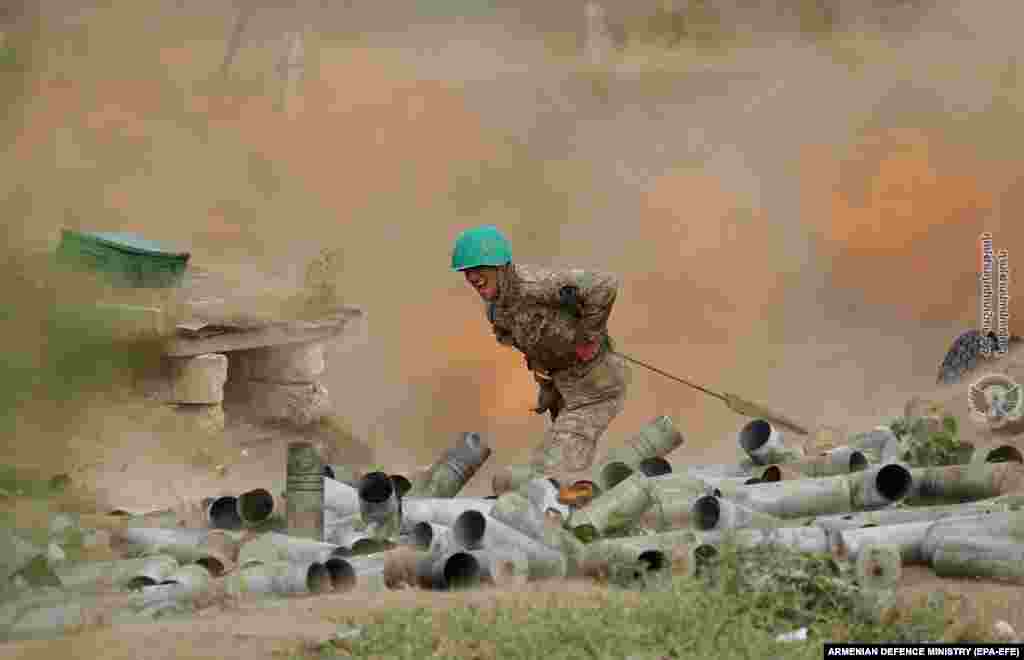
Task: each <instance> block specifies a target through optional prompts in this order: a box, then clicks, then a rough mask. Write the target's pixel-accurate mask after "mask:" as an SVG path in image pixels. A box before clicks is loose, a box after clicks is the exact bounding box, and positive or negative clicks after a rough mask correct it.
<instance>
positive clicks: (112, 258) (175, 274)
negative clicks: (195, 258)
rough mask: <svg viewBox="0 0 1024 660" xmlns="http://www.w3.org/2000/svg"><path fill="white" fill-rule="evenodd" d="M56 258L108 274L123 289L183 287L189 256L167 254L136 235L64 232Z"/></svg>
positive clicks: (172, 252)
mask: <svg viewBox="0 0 1024 660" xmlns="http://www.w3.org/2000/svg"><path fill="white" fill-rule="evenodd" d="M57 258H58V260H60V261H61V262H63V263H66V264H69V265H77V266H84V267H86V268H88V269H90V270H93V271H96V272H101V273H105V274H108V275H110V276H111V277H112V279H113V280H114V281H115V283H117V284H120V285H123V286H130V287H146V288H162V287H173V286H178V285H179V284H180V283H181V280H182V277H183V276H184V274H185V268H186V267H187V266H188V259H189V253H188V252H174V251H171V250H168V249H166V248H165V247H163V246H161V245H160V244H158V243H155V242H153V241H150V240H147V239H145V238H141V237H139V236H135V235H133V234H123V233H99V232H79V231H74V230H72V229H64V230H63V231H62V232H61V241H60V245H59V246H58V248H57Z"/></svg>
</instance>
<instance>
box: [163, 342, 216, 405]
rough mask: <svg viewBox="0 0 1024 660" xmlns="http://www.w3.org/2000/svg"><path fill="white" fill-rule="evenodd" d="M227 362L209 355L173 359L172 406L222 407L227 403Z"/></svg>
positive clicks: (211, 354) (212, 354) (213, 354)
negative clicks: (225, 384)
mask: <svg viewBox="0 0 1024 660" xmlns="http://www.w3.org/2000/svg"><path fill="white" fill-rule="evenodd" d="M227 379H228V358H227V356H226V355H221V354H219V353H207V354H205V355H197V356H195V357H189V358H172V359H171V402H172V403H206V404H214V403H216V404H219V403H222V402H223V401H224V383H225V382H227Z"/></svg>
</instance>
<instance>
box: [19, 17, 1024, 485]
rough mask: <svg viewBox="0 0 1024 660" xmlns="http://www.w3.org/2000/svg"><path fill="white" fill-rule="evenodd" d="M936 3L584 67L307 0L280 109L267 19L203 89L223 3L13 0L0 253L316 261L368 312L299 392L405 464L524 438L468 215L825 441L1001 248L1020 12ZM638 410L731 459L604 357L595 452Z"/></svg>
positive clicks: (698, 426) (645, 351)
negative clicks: (88, 4) (877, 29)
mask: <svg viewBox="0 0 1024 660" xmlns="http://www.w3.org/2000/svg"><path fill="white" fill-rule="evenodd" d="M969 6H971V5H969V4H968V3H963V4H962V6H961V5H959V4H957V3H938V4H937V5H936V7H935V8H933V9H932V10H930V13H929V14H928V15H927V16H925V17H924V18H922V19H921V20H920V21H918V22H917V23H916V25H915V27H914V28H913V29H912V30H909V31H907V30H903V31H893V32H892V33H891V34H890V35H889V37H887V38H882V37H879V36H878V35H877V34H875V33H872V36H871V37H867V36H863V35H861V36H858V35H857V34H853V33H851V34H849V35H846V36H843V37H842V38H840V39H838V40H837V41H836V42H835V43H832V44H829V45H819V46H813V45H808V44H806V43H804V42H801V41H800V40H798V39H796V38H795V37H794V38H792V39H788V38H787V39H786V40H783V41H780V42H779V43H777V44H774V45H763V44H761V45H759V44H757V43H754V42H751V45H749V46H747V47H744V48H739V49H735V50H732V51H728V52H724V53H722V52H711V53H697V52H695V51H692V50H687V49H681V50H680V51H679V53H678V54H675V55H666V54H665V53H663V52H659V51H655V50H653V49H647V50H644V49H634V50H631V51H628V52H627V54H626V56H625V57H624V58H623V63H622V69H623V70H622V71H621V72H619V73H618V74H615V75H609V73H608V71H607V70H606V71H604V72H603V73H601V72H599V73H598V74H597V78H596V79H595V78H592V77H589V74H588V73H587V72H585V71H583V70H582V69H581V68H580V67H579V65H578V64H574V63H572V62H570V61H569V60H568V59H567V58H565V57H563V56H561V55H560V52H561V51H560V50H559V48H558V47H556V46H555V45H557V44H562V43H565V42H567V41H569V40H570V37H571V36H572V35H568V36H566V35H552V34H545V33H544V32H543V31H542V29H540V28H539V27H538V26H537V25H535V24H531V23H530V21H527V20H526V18H522V17H518V18H517V16H519V15H517V14H515V13H511V12H498V13H496V14H494V15H493V16H494V17H495V18H494V20H495V21H497V20H500V21H503V22H505V25H504V27H503V26H498V25H488V24H486V20H485V19H486V17H485V18H484V19H479V21H478V22H477V23H472V22H465V23H463V24H461V25H456V24H445V23H442V22H437V23H435V24H433V25H424V26H422V27H418V26H417V25H408V26H407V25H406V23H407V22H408V21H403V20H402V19H401V18H397V17H395V16H385V15H380V16H370V14H372V13H373V12H369V13H367V12H363V13H360V12H359V11H356V10H354V9H353V10H351V13H346V11H344V10H343V9H341V8H332V9H330V10H324V9H322V8H320V4H319V3H314V4H312V5H310V7H307V8H304V9H303V10H302V11H305V12H308V15H309V16H311V17H313V18H312V19H311V20H312V21H313V25H312V27H311V28H310V32H309V39H308V41H307V58H308V59H307V77H306V80H305V82H304V85H303V88H302V90H303V93H302V98H301V109H300V111H299V113H298V114H297V116H296V117H294V118H292V119H290V120H289V119H288V118H286V117H284V116H283V115H282V114H281V113H277V112H275V111H274V109H273V107H272V103H273V98H274V94H275V93H276V87H275V84H276V83H275V78H274V76H275V74H274V70H273V66H274V58H275V57H276V54H277V51H276V50H275V49H279V47H280V46H279V43H278V39H279V37H280V34H281V30H283V29H284V28H285V27H287V26H288V25H290V23H289V21H291V20H293V17H294V14H290V13H288V12H286V11H283V10H280V9H274V8H267V9H264V10H260V11H259V12H257V13H256V14H255V15H254V17H253V19H252V23H251V25H250V27H251V32H250V33H249V34H248V35H247V37H248V38H249V40H248V41H247V42H246V45H245V47H244V48H243V49H242V50H241V52H240V53H239V56H238V59H237V61H236V62H235V67H234V72H235V73H234V75H235V79H234V80H233V81H232V82H231V83H230V85H228V86H227V89H229V90H230V91H231V92H232V93H233V94H234V96H233V97H232V100H231V101H227V100H225V99H223V98H219V97H218V96H217V95H216V94H215V93H212V92H215V91H219V90H223V89H224V88H223V87H218V83H217V81H216V77H215V76H216V73H217V70H218V68H219V66H220V63H221V59H222V58H223V55H224V50H225V40H226V36H227V34H228V33H229V31H230V26H231V21H232V18H233V14H232V12H231V11H230V10H229V8H228V7H226V6H222V5H221V4H220V3H208V5H204V4H203V3H196V2H187V1H186V2H180V3H177V6H175V3H167V2H161V3H140V2H135V3H127V2H119V3H110V7H109V8H106V9H95V10H89V11H83V12H81V13H77V14H75V13H74V12H70V11H69V10H67V5H64V4H58V3H44V4H43V9H44V11H43V13H42V18H41V19H39V20H41V25H42V31H41V33H40V34H41V35H42V36H41V37H40V38H39V39H37V40H36V41H35V42H34V50H33V52H32V58H33V59H32V64H33V70H32V71H31V72H30V75H29V76H27V78H26V80H25V82H26V85H27V90H28V93H27V95H25V96H23V97H22V99H21V103H22V105H20V106H18V109H20V110H23V111H24V112H23V114H21V115H19V114H17V113H12V114H11V119H9V121H10V122H15V121H17V122H20V123H19V125H18V126H16V127H15V126H13V124H12V125H10V127H9V132H8V135H11V136H13V141H12V143H11V144H10V148H9V149H8V150H7V152H6V155H5V156H4V160H5V171H6V172H7V175H6V176H5V177H4V183H3V186H4V188H5V198H6V202H5V208H4V212H5V218H4V222H5V223H8V224H9V228H10V229H11V230H12V232H11V233H12V235H13V236H15V237H16V238H17V239H18V240H19V241H20V243H21V244H20V245H12V247H13V248H17V249H24V250H49V249H52V247H53V246H54V245H55V244H56V241H57V240H58V236H59V229H60V227H61V226H73V227H78V228H83V229H90V230H106V231H117V230H122V231H132V232H136V233H139V234H143V235H145V236H147V237H150V238H153V239H156V240H160V241H165V242H167V243H169V244H173V245H180V246H184V247H186V248H187V249H190V250H191V251H192V253H193V262H194V263H195V264H196V265H197V266H202V267H204V268H209V269H212V270H220V271H223V272H227V273H234V274H236V275H239V274H241V275H242V276H245V277H248V278H251V280H250V281H251V282H252V283H253V286H261V284H260V282H262V281H263V278H266V277H269V276H273V277H276V278H279V279H283V280H286V281H291V282H292V283H297V282H299V280H300V279H301V276H302V270H303V268H304V265H305V264H306V262H307V261H308V260H309V259H310V258H312V257H314V256H315V255H316V254H317V252H318V251H319V250H320V249H322V248H340V249H341V250H342V254H343V259H344V270H343V273H342V275H341V277H340V279H339V286H340V289H341V291H342V292H343V294H344V297H345V301H346V302H348V303H351V304H357V305H361V306H363V307H364V309H365V310H366V312H367V314H368V318H369V323H368V326H367V331H366V332H365V333H364V334H362V335H359V336H355V337H353V338H352V339H351V340H349V341H348V342H346V343H345V344H343V345H340V346H339V347H338V348H337V349H336V350H335V351H334V355H333V356H332V361H331V367H330V372H329V377H328V380H327V386H328V388H329V390H330V392H331V395H332V398H333V400H334V402H335V405H336V410H337V412H338V414H339V415H341V416H343V417H345V418H346V419H348V420H349V422H350V423H351V425H352V428H353V429H354V431H355V432H356V434H357V435H358V436H359V437H360V438H362V439H363V441H364V442H366V443H367V444H370V445H371V446H372V447H373V449H374V451H375V452H376V460H377V461H378V462H380V463H385V464H387V463H397V464H402V465H409V464H418V465H421V464H424V463H426V462H429V461H430V460H431V459H432V458H433V457H434V456H435V455H436V454H437V452H438V451H439V450H440V449H442V448H444V447H446V446H448V445H449V444H450V443H451V441H452V438H453V435H454V434H455V433H457V432H459V431H463V430H477V431H481V432H484V433H486V434H488V436H489V438H490V440H491V442H492V444H493V446H494V447H495V450H496V453H495V455H494V457H493V458H492V461H491V462H492V463H498V462H511V461H520V460H522V459H524V458H525V457H526V455H527V450H528V448H529V447H530V446H531V445H532V444H534V443H536V442H537V441H538V440H539V438H540V435H541V434H542V432H543V429H544V420H543V419H542V418H540V417H539V416H536V415H534V414H532V413H530V412H528V409H529V408H530V407H531V406H532V405H533V402H534V395H535V390H534V385H533V382H532V379H531V378H530V375H529V374H528V372H527V371H526V370H525V368H524V365H523V362H522V358H521V356H520V355H519V354H518V353H515V352H513V351H511V350H509V349H506V348H503V347H499V346H498V345H497V344H496V343H495V341H494V340H493V337H492V335H491V333H490V329H489V327H488V325H487V323H486V321H485V318H484V315H483V310H482V308H481V304H480V302H479V301H478V300H477V299H476V298H475V294H473V292H472V291H470V290H469V289H468V287H466V286H465V285H464V283H463V281H462V279H461V277H459V276H458V275H457V274H454V273H452V272H450V270H449V267H448V266H449V258H450V257H449V255H450V252H449V250H450V246H451V242H452V240H453V239H454V237H455V235H456V234H457V233H458V231H460V230H461V229H464V228H466V227H468V226H471V225H475V224H479V223H484V222H490V223H495V224H498V225H499V226H501V227H502V228H503V229H504V230H505V231H506V232H507V234H508V235H509V237H510V238H511V240H512V242H513V247H514V254H515V258H516V259H517V260H518V261H522V262H528V263H537V264H545V265H556V266H562V265H564V266H578V267H596V268H603V269H608V270H611V271H613V272H616V273H618V274H619V275H620V276H621V277H622V282H623V287H622V290H621V292H620V295H619V299H618V303H617V304H616V307H615V310H614V313H613V315H612V319H611V323H610V326H611V331H612V333H613V335H614V336H615V337H616V339H617V340H618V343H619V347H620V349H621V350H623V351H624V352H626V353H629V354H631V355H634V356H635V357H637V358H639V359H641V360H645V361H649V362H653V363H655V364H657V365H658V366H660V367H661V368H663V369H665V370H668V371H670V372H673V373H677V374H678V375H680V376H683V377H685V378H688V379H692V380H695V381H697V382H700V383H702V384H704V385H706V386H708V387H711V388H717V389H720V390H725V391H731V392H735V393H737V394H741V395H743V396H746V397H749V398H753V399H756V400H760V401H763V402H765V403H768V404H769V405H771V406H772V407H775V408H777V409H778V410H780V411H781V412H783V413H784V414H787V415H788V416H791V417H794V418H796V419H798V420H800V421H802V422H803V423H805V424H807V425H811V426H813V425H817V424H833V425H847V426H849V427H850V428H857V427H859V426H863V425H868V424H873V423H875V422H876V420H878V419H880V417H884V416H887V415H890V414H895V413H896V412H898V411H899V409H900V408H901V407H902V405H903V403H904V401H905V400H906V398H907V397H908V396H909V395H910V394H913V393H917V392H920V391H926V390H930V389H932V388H933V387H934V382H935V377H936V371H937V368H938V365H939V363H940V361H941V359H942V357H943V355H944V353H945V351H946V349H947V347H948V345H949V343H950V342H951V341H952V339H953V338H954V337H955V336H956V334H957V333H959V332H961V331H963V330H965V329H967V328H969V327H972V326H973V325H974V323H975V322H976V321H975V317H976V309H977V301H976V298H975V292H976V289H975V287H976V279H975V278H976V269H977V254H976V248H975V243H974V242H975V240H976V238H977V236H978V234H979V233H980V232H981V231H985V230H987V231H991V232H993V234H994V236H995V244H996V248H997V249H999V248H1004V247H1005V248H1008V249H1009V250H1010V253H1011V263H1012V264H1016V261H1015V260H1016V259H1019V258H1024V257H1018V256H1017V246H1020V245H1022V244H1024V243H1022V240H1021V239H1022V238H1024V223H1022V222H1021V220H1020V215H1021V213H1022V212H1024V178H1022V177H1021V176H1020V174H1021V162H1022V160H1021V157H1020V153H1021V150H1020V148H1019V147H1020V146H1021V137H1020V130H1019V127H1020V123H1019V110H1020V107H1021V102H1022V96H1021V92H1020V88H1019V82H1018V80H1017V78H1016V70H1015V68H1014V64H1013V62H1014V61H1015V60H1014V58H1015V57H1016V56H1017V55H1018V52H1019V49H1020V46H1019V43H1020V40H1019V39H1018V38H1017V35H1015V34H1014V33H1013V31H1012V30H1010V29H1009V26H1013V25H1019V24H1020V20H1021V18H1022V15H1024V12H1021V10H1019V9H1016V8H1014V7H1013V5H1012V3H985V9H984V13H983V14H981V13H980V10H977V11H972V12H968V11H967V8H968V7H969ZM974 6H977V4H975V5H974ZM580 13H581V14H582V10H581V12H580ZM72 14H75V15H72ZM364 14H365V15H364ZM524 15H525V14H524ZM361 16H362V18H360V17H361ZM30 18H31V17H30ZM371 19H372V20H371ZM359 20H364V21H366V23H365V24H366V25H367V26H368V27H367V28H366V30H367V31H366V32H362V33H361V32H360V29H359V25H360V24H359V22H358V21H359ZM410 20H411V19H410ZM553 44H555V45H553ZM595 80H596V81H597V82H595ZM7 295H8V296H9V297H10V298H11V300H12V304H18V300H17V295H18V294H17V292H11V291H8V292H7ZM1013 310H1014V317H1015V318H1020V317H1021V314H1022V313H1024V307H1022V305H1021V303H1020V301H1019V300H1017V299H1015V300H1014V303H1013ZM8 349H9V350H16V348H15V347H13V346H8ZM661 414H668V415H671V416H672V417H673V418H675V419H676V420H677V423H678V425H679V427H680V428H681V429H682V431H683V432H684V434H685V436H686V440H687V443H686V446H685V448H683V449H681V450H680V451H679V452H678V459H679V460H682V459H683V457H686V460H691V461H706V462H711V461H719V460H731V459H732V458H733V457H734V456H736V454H737V451H738V449H737V446H736V443H735V440H734V437H733V434H734V432H735V431H736V430H737V429H738V428H739V427H740V426H741V425H742V423H743V422H744V419H743V418H741V417H738V416H736V415H735V414H733V413H731V412H729V411H728V410H727V409H725V407H724V406H723V405H722V404H720V403H718V402H716V401H715V400H713V399H709V398H707V397H705V396H703V395H700V394H698V393H695V392H692V391H689V390H688V389H686V388H684V387H682V386H680V385H678V384H675V383H672V382H669V381H666V380H664V379H663V378H661V377H660V376H657V375H654V374H649V373H645V372H644V371H642V370H641V369H639V368H637V367H634V368H633V376H632V389H631V392H630V395H629V399H628V403H627V408H626V411H625V413H624V414H623V415H622V416H621V417H620V418H618V419H617V420H615V422H614V423H613V425H612V427H611V428H610V429H609V432H608V434H607V435H606V436H605V440H604V441H603V443H602V444H603V446H605V447H607V446H608V445H609V444H614V443H618V442H621V441H622V440H623V439H624V438H625V437H626V436H628V435H629V434H630V433H631V432H633V431H634V430H636V429H637V428H639V427H640V426H641V425H642V424H644V423H645V422H647V421H648V420H650V419H651V418H653V417H655V416H657V415H661ZM23 440H24V438H19V439H18V440H17V443H16V445H15V446H9V447H8V448H7V449H8V452H9V453H11V454H14V455H16V456H17V455H22V454H24V452H26V451H28V449H27V448H25V447H24V446H23V445H22V444H21V443H22V441H23ZM52 442H53V443H55V444H54V445H53V447H55V448H56V447H59V446H60V442H61V438H58V437H55V438H54V439H53V440H52ZM40 451H41V450H39V449H33V451H32V452H30V453H32V455H33V456H35V457H38V456H39V455H40V454H39V452H40ZM482 476H483V475H482Z"/></svg>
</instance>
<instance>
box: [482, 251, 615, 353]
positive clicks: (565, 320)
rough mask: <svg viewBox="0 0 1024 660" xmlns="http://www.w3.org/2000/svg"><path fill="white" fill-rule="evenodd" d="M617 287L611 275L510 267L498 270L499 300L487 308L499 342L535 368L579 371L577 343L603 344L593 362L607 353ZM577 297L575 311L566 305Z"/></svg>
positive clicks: (515, 265) (576, 270)
mask: <svg viewBox="0 0 1024 660" xmlns="http://www.w3.org/2000/svg"><path fill="white" fill-rule="evenodd" d="M618 289H619V280H618V278H617V277H616V276H614V275H612V274H610V273H603V272H597V271H584V270H579V269H561V270H552V269H547V268H542V267H538V266H527V265H521V264H510V265H508V266H505V267H504V268H502V269H501V270H500V271H499V275H498V298H497V299H496V300H494V301H492V302H491V303H489V304H488V306H487V317H488V320H489V321H490V322H491V325H492V326H493V328H494V334H495V337H497V339H498V341H499V342H500V343H502V344H505V345H507V346H513V347H515V348H517V349H519V350H520V351H521V352H522V353H523V354H524V355H525V356H526V363H527V366H528V367H529V368H530V369H531V370H541V371H544V372H548V373H553V372H557V371H562V370H564V369H570V368H575V369H578V368H580V367H581V366H583V365H579V364H578V360H577V358H576V352H575V349H576V346H577V345H578V344H580V343H583V342H590V341H600V342H601V349H600V351H599V353H598V355H597V357H595V359H594V360H593V362H597V358H598V357H601V356H602V355H603V354H604V353H605V351H606V350H607V349H608V346H609V340H608V334H607V323H608V317H609V315H610V314H611V311H612V305H614V303H615V298H616V295H617V294H618ZM573 293H574V294H575V301H576V303H577V306H576V307H575V308H572V305H571V304H567V302H568V301H571V300H572V299H573V295H572V294H573Z"/></svg>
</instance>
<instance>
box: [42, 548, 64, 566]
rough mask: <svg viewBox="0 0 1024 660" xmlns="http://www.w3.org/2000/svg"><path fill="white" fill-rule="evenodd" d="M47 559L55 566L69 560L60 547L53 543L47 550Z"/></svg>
mask: <svg viewBox="0 0 1024 660" xmlns="http://www.w3.org/2000/svg"><path fill="white" fill-rule="evenodd" d="M46 558H47V559H48V560H49V561H50V562H52V563H54V564H59V563H60V562H62V561H65V560H67V558H68V556H67V555H66V554H64V551H63V550H62V549H61V547H60V546H59V545H57V544H56V543H51V544H50V545H49V546H48V547H47V548H46Z"/></svg>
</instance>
